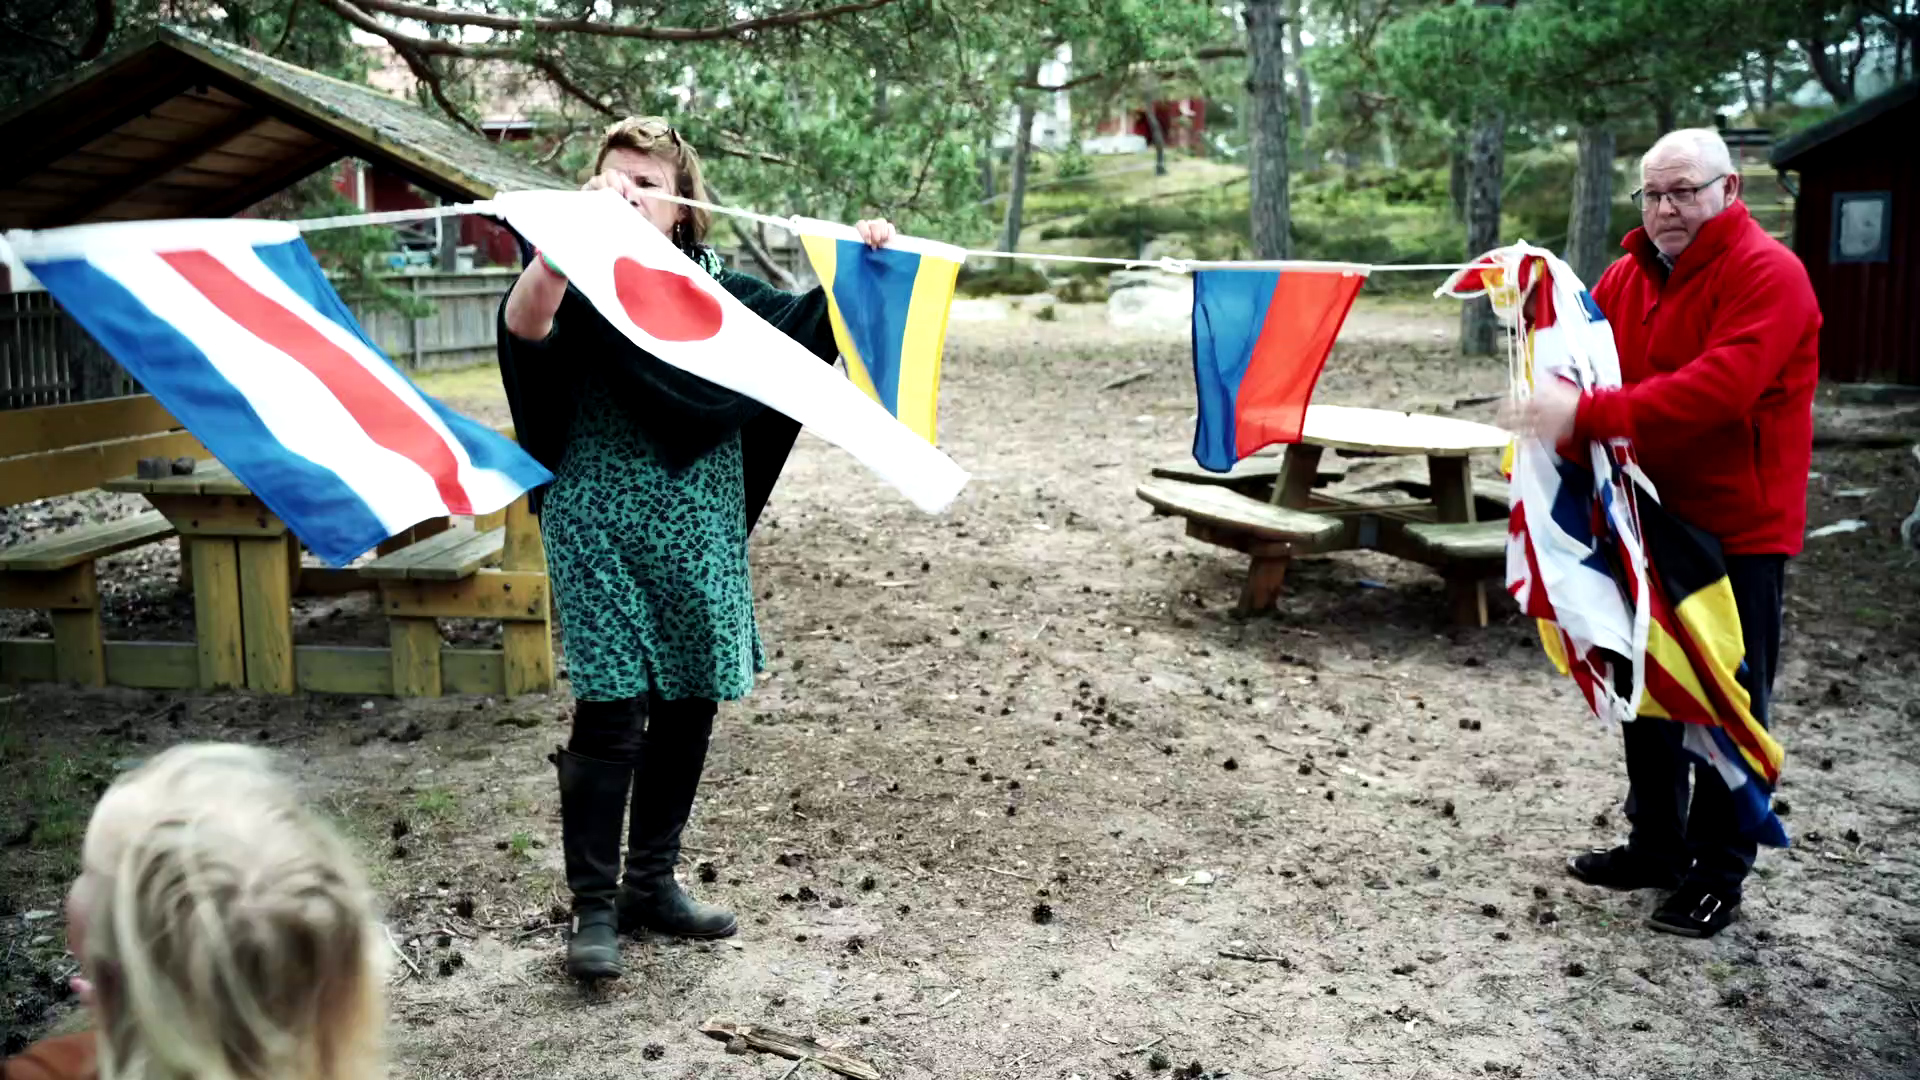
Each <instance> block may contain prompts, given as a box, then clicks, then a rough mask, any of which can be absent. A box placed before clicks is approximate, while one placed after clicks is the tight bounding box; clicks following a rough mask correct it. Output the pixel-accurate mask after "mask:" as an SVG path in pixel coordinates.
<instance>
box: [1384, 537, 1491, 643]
mask: <svg viewBox="0 0 1920 1080" xmlns="http://www.w3.org/2000/svg"><path fill="white" fill-rule="evenodd" d="M1401 534H1402V536H1403V537H1404V538H1405V543H1406V547H1407V549H1408V550H1407V554H1408V555H1410V556H1411V557H1413V558H1414V559H1416V560H1418V561H1420V562H1423V563H1426V564H1427V565H1428V566H1431V567H1433V568H1434V569H1435V570H1438V571H1439V572H1440V574H1441V576H1443V577H1445V578H1446V579H1447V583H1448V589H1447V592H1448V595H1449V596H1450V597H1451V598H1452V600H1451V603H1452V607H1453V617H1454V621H1455V622H1457V623H1460V624H1462V625H1466V626H1485V625H1486V624H1487V611H1486V604H1485V601H1484V600H1483V599H1481V596H1482V594H1481V593H1480V591H1479V589H1478V585H1479V583H1480V582H1481V581H1483V580H1485V579H1487V578H1504V577H1505V576H1506V572H1507V522H1506V519H1505V518H1501V519H1500V520H1497V521H1467V522H1460V523H1457V524H1451V525H1440V524H1435V523H1433V522H1421V523H1419V524H1412V525H1407V526H1405V527H1404V528H1403V529H1402V530H1401Z"/></svg>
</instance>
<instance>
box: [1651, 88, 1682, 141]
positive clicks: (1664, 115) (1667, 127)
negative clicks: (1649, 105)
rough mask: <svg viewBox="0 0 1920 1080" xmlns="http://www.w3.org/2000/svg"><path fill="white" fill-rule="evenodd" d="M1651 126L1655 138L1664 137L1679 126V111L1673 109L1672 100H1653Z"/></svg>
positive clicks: (1660, 98) (1662, 98)
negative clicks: (1653, 129)
mask: <svg viewBox="0 0 1920 1080" xmlns="http://www.w3.org/2000/svg"><path fill="white" fill-rule="evenodd" d="M1653 126H1654V128H1655V129H1656V130H1655V132H1654V134H1655V136H1656V137H1657V136H1660V135H1665V134H1666V133H1667V132H1669V131H1672V130H1673V129H1674V128H1677V127H1679V126H1680V115H1679V111H1678V110H1677V109H1675V108H1674V104H1673V99H1672V98H1669V97H1659V98H1655V99H1654V102H1653Z"/></svg>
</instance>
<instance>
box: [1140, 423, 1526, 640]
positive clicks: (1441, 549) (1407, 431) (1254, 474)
mask: <svg viewBox="0 0 1920 1080" xmlns="http://www.w3.org/2000/svg"><path fill="white" fill-rule="evenodd" d="M1509 441H1511V436H1510V435H1508V434H1507V433H1506V432H1505V431H1502V430H1501V429H1499V428H1496V427H1493V426H1491V425H1487V424H1480V423H1475V422H1473V421H1470V420H1460V419H1455V418H1453V417H1446V416H1432V415H1423V414H1419V413H1404V412H1397V411H1394V410H1391V409H1368V408H1355V407H1351V406H1344V405H1310V406H1308V408H1307V415H1306V422H1305V424H1304V426H1303V428H1302V431H1301V438H1300V441H1299V442H1298V443H1295V444H1292V445H1290V446H1288V447H1287V448H1286V449H1285V452H1284V455H1283V457H1282V459H1281V461H1280V463H1279V469H1278V472H1277V475H1276V474H1275V473H1274V472H1273V470H1272V467H1271V465H1270V464H1267V463H1265V462H1262V463H1258V464H1251V465H1250V464H1249V463H1248V462H1242V463H1241V465H1242V466H1247V467H1246V468H1244V469H1241V470H1240V472H1242V473H1244V474H1245V479H1246V480H1248V481H1249V482H1254V481H1257V480H1259V479H1263V478H1265V477H1272V480H1271V483H1272V488H1271V496H1270V498H1269V499H1268V500H1267V503H1266V504H1265V505H1262V504H1261V503H1260V502H1259V501H1258V500H1256V499H1253V498H1249V497H1246V496H1244V495H1242V496H1239V497H1237V498H1236V496H1235V495H1234V494H1233V492H1232V491H1231V490H1229V489H1230V488H1234V489H1237V485H1236V484H1235V483H1234V474H1222V476H1221V478H1220V480H1219V481H1216V482H1215V484H1214V485H1212V486H1208V485H1206V484H1202V483H1194V482H1192V481H1190V480H1187V479H1186V478H1184V477H1179V476H1177V475H1175V473H1176V470H1172V469H1158V470H1155V475H1156V479H1154V480H1151V481H1149V482H1148V483H1147V484H1145V485H1143V486H1142V487H1141V489H1140V496H1141V498H1143V499H1145V500H1146V501H1148V502H1149V503H1152V504H1153V505H1154V506H1155V507H1156V508H1158V509H1159V510H1160V511H1161V512H1163V513H1174V514H1180V515H1182V516H1184V517H1186V518H1187V521H1188V529H1187V531H1188V534H1189V535H1191V536H1193V537H1195V538H1196V539H1200V540H1205V541H1207V542H1209V543H1214V544H1219V545H1222V546H1225V547H1231V548H1235V549H1237V550H1241V551H1245V552H1247V553H1248V554H1249V555H1251V556H1252V557H1253V563H1252V566H1251V567H1250V568H1249V570H1248V578H1247V582H1246V586H1245V588H1244V589H1243V591H1242V594H1241V604H1240V606H1241V609H1242V610H1243V611H1255V610H1264V609H1265V608H1268V607H1271V606H1272V604H1273V602H1274V600H1275V599H1277V597H1278V596H1279V593H1280V588H1281V585H1282V583H1283V582H1284V580H1285V576H1286V570H1287V566H1288V564H1289V562H1290V561H1291V559H1292V558H1293V556H1295V555H1300V554H1308V553H1318V552H1326V551H1347V550H1357V549H1372V550H1379V551H1386V552H1388V553H1390V554H1393V555H1396V556H1399V557H1402V558H1408V559H1412V560H1415V561H1418V562H1422V563H1425V564H1427V565H1430V566H1433V567H1434V568H1435V569H1437V570H1439V571H1440V572H1441V573H1442V574H1443V575H1445V576H1446V577H1447V578H1448V592H1449V596H1450V598H1451V602H1452V605H1453V609H1454V615H1455V618H1456V620H1457V621H1459V622H1462V623H1471V624H1476V625H1485V624H1486V617H1487V609H1486V591H1485V586H1484V580H1483V578H1484V576H1485V573H1486V572H1487V571H1488V569H1489V568H1491V567H1492V566H1494V565H1495V564H1496V563H1497V562H1498V560H1499V558H1500V557H1501V554H1500V552H1501V548H1502V546H1503V544H1504V541H1503V539H1502V537H1501V536H1500V535H1496V534H1500V533H1501V532H1502V529H1500V528H1499V527H1489V528H1485V529H1480V528H1468V529H1462V528H1461V526H1463V525H1471V524H1472V523H1473V522H1474V521H1475V519H1476V508H1475V501H1474V493H1473V477H1472V472H1471V469H1472V460H1471V459H1472V456H1473V455H1475V454H1480V453H1487V452H1494V451H1498V450H1501V449H1503V448H1504V447H1505V446H1506V445H1507V444H1508V442H1509ZM1327 450H1338V451H1339V452H1340V453H1341V454H1343V455H1345V456H1358V457H1371V456H1419V457H1424V458H1426V460H1427V476H1428V480H1429V484H1428V486H1427V489H1426V491H1425V492H1424V494H1425V496H1426V497H1424V498H1421V499H1418V500H1416V501H1413V502H1398V503H1385V502H1382V501H1379V500H1373V499H1361V498H1355V497H1353V496H1350V495H1330V494H1325V493H1323V492H1318V491H1315V490H1314V483H1315V479H1316V478H1317V477H1319V476H1321V466H1320V459H1321V457H1322V456H1323V455H1324V454H1325V452H1326V451H1327ZM1262 486H1264V485H1262ZM1330 523H1331V524H1332V525H1335V526H1337V527H1329V525H1330ZM1490 524H1491V523H1490Z"/></svg>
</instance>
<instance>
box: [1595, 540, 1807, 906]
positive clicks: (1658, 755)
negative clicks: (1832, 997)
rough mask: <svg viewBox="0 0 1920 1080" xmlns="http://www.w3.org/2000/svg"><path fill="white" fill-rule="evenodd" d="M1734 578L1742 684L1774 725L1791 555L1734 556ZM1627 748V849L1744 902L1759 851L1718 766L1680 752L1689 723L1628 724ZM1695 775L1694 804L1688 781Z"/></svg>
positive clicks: (1730, 569) (1757, 711)
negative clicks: (1771, 706) (1771, 709)
mask: <svg viewBox="0 0 1920 1080" xmlns="http://www.w3.org/2000/svg"><path fill="white" fill-rule="evenodd" d="M1726 563H1727V579H1728V581H1729V582H1730V583H1731V584H1732V585H1733V600H1734V605H1735V606H1736V607H1737V608H1738V609H1739V612H1740V634H1741V636H1742V637H1743V638H1744V639H1745V641H1746V666H1745V668H1744V669H1743V670H1742V671H1741V672H1740V676H1739V679H1740V685H1741V686H1743V687H1745V688H1746V691H1747V693H1748V694H1749V695H1750V696H1751V697H1752V709H1753V716H1754V719H1756V720H1758V721H1760V723H1761V724H1762V725H1763V726H1764V725H1765V724H1766V723H1767V706H1768V703H1769V700H1770V699H1771V698H1772V696H1773V677H1774V672H1775V671H1776V670H1777V668H1778V665H1779V659H1780V619H1781V612H1782V605H1783V604H1784V603H1785V600H1786V567H1787V557H1786V556H1785V555H1729V556H1727V559H1726ZM1623 730H1624V731H1625V734H1626V747H1627V820H1628V821H1630V822H1632V824H1633V831H1632V833H1631V835H1630V836H1629V838H1628V840H1627V846H1628V847H1629V848H1630V849H1631V850H1632V851H1633V853H1634V854H1635V855H1636V856H1638V857H1640V858H1643V859H1645V860H1647V862H1648V863H1649V865H1653V866H1659V867H1663V868H1669V869H1672V870H1674V871H1675V872H1677V873H1679V874H1681V875H1683V876H1684V877H1685V878H1686V879H1687V881H1688V882H1689V883H1691V884H1694V885H1699V886H1703V887H1705V888H1709V889H1713V890H1714V891H1715V892H1717V893H1720V894H1721V895H1726V896H1731V897H1735V898H1737V897H1738V896H1739V895H1740V884H1741V882H1743V881H1745V880H1746V877H1747V872H1748V871H1750V870H1752V869H1753V859H1754V856H1755V855H1756V854H1757V853H1758V851H1759V846H1758V845H1757V844H1756V843H1755V842H1754V841H1753V839H1752V838H1750V837H1747V836H1743V835H1742V834H1741V832H1740V828H1739V825H1738V823H1737V821H1736V819H1735V816H1734V809H1733V797H1732V796H1731V795H1730V794H1729V793H1728V792H1727V785H1726V783H1725V781H1723V780H1721V779H1720V774H1719V773H1718V772H1716V771H1715V770H1714V769H1713V767H1712V766H1709V765H1705V764H1696V763H1694V762H1693V761H1692V759H1691V758H1689V757H1688V756H1687V754H1686V752H1685V751H1683V750H1682V749H1681V748H1680V742H1681V735H1682V733H1683V731H1684V730H1685V725H1683V724H1680V723H1677V722H1675V721H1672V720H1660V719H1655V718H1650V717H1646V718H1641V719H1638V720H1635V721H1633V722H1632V723H1630V724H1626V725H1624V726H1623ZM1689 773H1691V774H1692V777H1693V790H1692V806H1691V808H1689V806H1688V790H1687V778H1688V774H1689Z"/></svg>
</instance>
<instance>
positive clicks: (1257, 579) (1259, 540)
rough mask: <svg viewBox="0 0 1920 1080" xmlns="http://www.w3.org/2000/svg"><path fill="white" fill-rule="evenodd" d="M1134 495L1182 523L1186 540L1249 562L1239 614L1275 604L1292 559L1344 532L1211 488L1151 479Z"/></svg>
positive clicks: (1318, 517) (1324, 521)
mask: <svg viewBox="0 0 1920 1080" xmlns="http://www.w3.org/2000/svg"><path fill="white" fill-rule="evenodd" d="M1134 493H1135V494H1136V495H1138V496H1139V497H1140V498H1141V499H1142V500H1144V501H1145V502H1146V503H1147V504H1148V505H1150V506H1152V507H1153V508H1154V511H1155V512H1156V513H1158V514H1161V515H1163V516H1178V517H1184V518H1186V519H1187V535H1188V536H1191V537H1193V538H1194V539H1196V540H1204V541H1206V542H1207V543H1210V544H1218V545H1219V546H1221V547H1227V548H1232V549H1234V550H1236V551H1244V552H1246V553H1247V554H1248V555H1250V556H1252V557H1253V565H1252V567H1251V568H1250V569H1249V570H1248V572H1247V580H1246V584H1245V585H1244V586H1243V587H1242V588H1241V590H1240V604H1239V609H1238V610H1239V611H1241V612H1242V613H1243V614H1251V613H1253V612H1256V611H1265V610H1267V609H1268V608H1271V607H1272V606H1273V605H1274V602H1275V601H1276V600H1278V599H1279V597H1280V589H1281V586H1282V585H1283V584H1285V582H1286V576H1287V563H1288V562H1289V561H1291V560H1292V558H1293V557H1294V556H1295V555H1299V554H1305V553H1307V552H1311V551H1315V550H1319V548H1320V547H1321V545H1325V544H1330V543H1333V542H1335V541H1336V540H1338V538H1339V537H1340V536H1341V534H1342V533H1344V532H1345V531H1346V526H1345V525H1344V524H1342V523H1341V522H1340V521H1339V520H1338V519H1336V518H1331V517H1327V516H1325V515H1322V514H1315V513H1310V512H1308V511H1305V510H1289V509H1287V508H1286V507H1283V506H1275V505H1273V504H1272V503H1267V502H1262V501H1260V500H1259V499H1255V498H1253V497H1251V496H1248V495H1243V494H1241V493H1240V492H1237V491H1234V490H1232V489H1230V488H1225V487H1221V486H1219V485H1215V484H1193V483H1186V482H1184V481H1180V480H1165V479H1155V480H1149V481H1147V482H1146V483H1144V484H1141V485H1140V486H1139V487H1138V488H1136V489H1135V492H1134Z"/></svg>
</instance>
